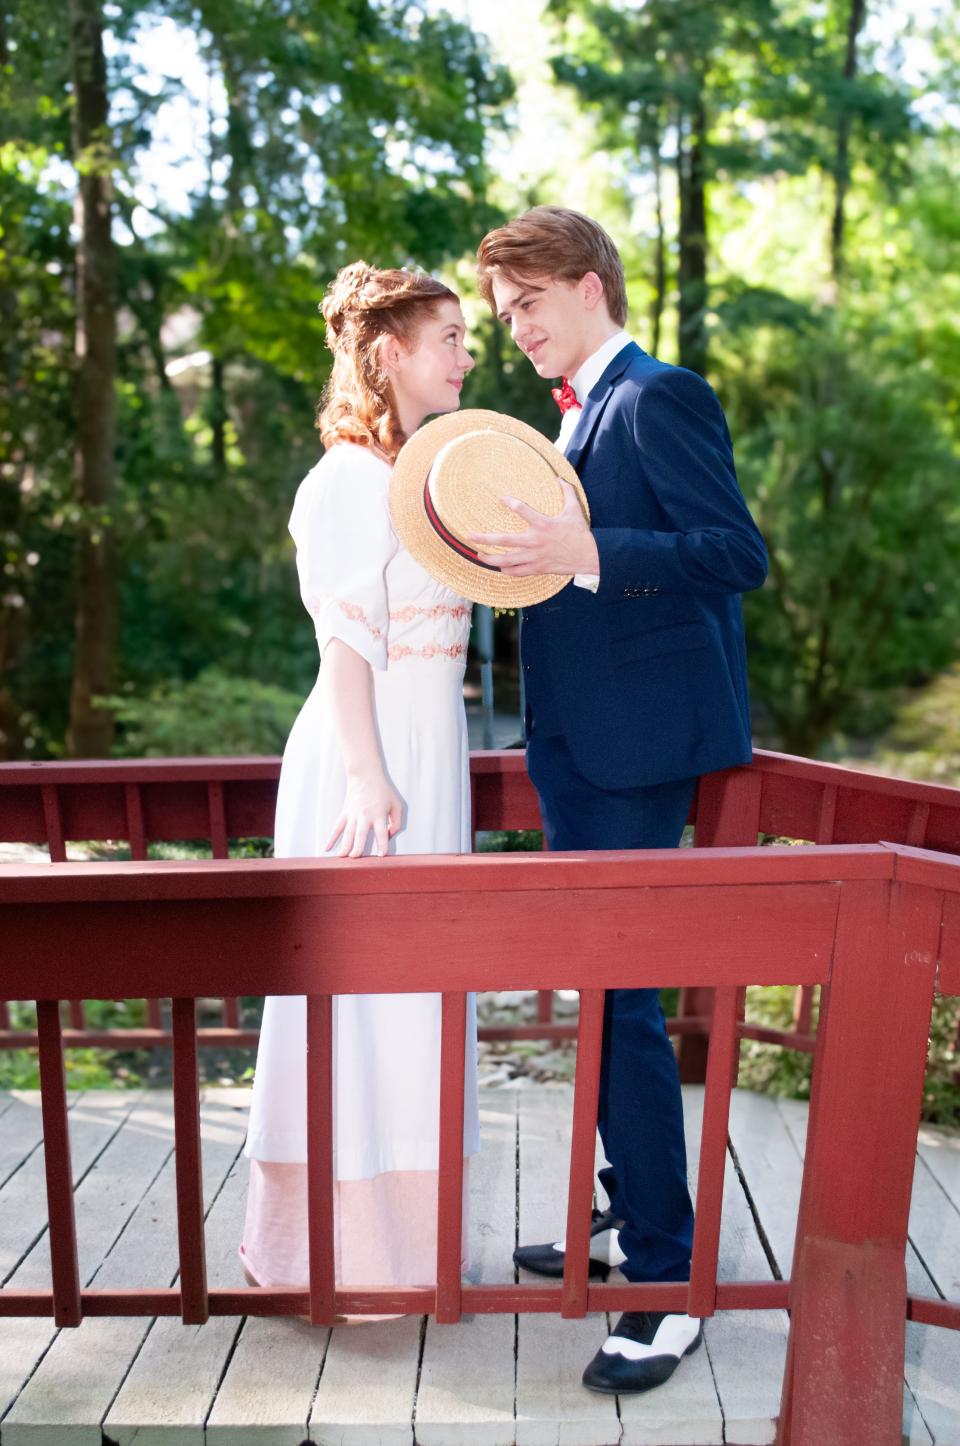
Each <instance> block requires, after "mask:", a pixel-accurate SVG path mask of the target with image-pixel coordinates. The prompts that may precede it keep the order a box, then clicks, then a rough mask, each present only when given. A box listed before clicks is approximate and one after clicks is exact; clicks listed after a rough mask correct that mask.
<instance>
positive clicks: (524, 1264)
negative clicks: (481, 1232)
mask: <svg viewBox="0 0 960 1446" xmlns="http://www.w3.org/2000/svg"><path fill="white" fill-rule="evenodd" d="M622 1224H623V1221H622V1220H617V1219H616V1218H615V1216H614V1214H613V1211H612V1210H594V1211H593V1215H592V1224H591V1226H590V1279H591V1280H596V1279H600V1280H606V1278H607V1276H608V1275H609V1274H610V1272H611V1270H613V1269H614V1268H615V1267H616V1266H618V1265H622V1264H623V1262H624V1261H625V1260H626V1258H627V1257H626V1256H625V1255H624V1253H623V1251H622V1250H621V1249H620V1245H619V1230H620V1226H621V1225H622ZM566 1249H567V1243H566V1241H565V1240H558V1241H557V1242H556V1244H554V1245H550V1244H547V1245H518V1246H517V1248H516V1250H515V1251H514V1252H513V1260H514V1264H515V1265H518V1266H519V1267H520V1269H521V1270H530V1271H532V1272H533V1274H534V1275H549V1276H552V1277H553V1278H554V1279H559V1277H560V1276H562V1275H563V1262H564V1258H565V1256H566Z"/></svg>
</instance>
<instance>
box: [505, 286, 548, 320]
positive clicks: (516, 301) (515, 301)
mask: <svg viewBox="0 0 960 1446" xmlns="http://www.w3.org/2000/svg"><path fill="white" fill-rule="evenodd" d="M542 290H543V287H542V286H528V287H526V288H525V289H524V290H523V291H518V292H517V294H516V296H511V298H510V300H509V301H508V302H507V304H506V306H505V307H504V308H503V310H502V311H498V312H497V320H498V321H506V320H507V317H508V316H509V315H510V312H511V311H512V310H513V308H514V307H515V306H519V305H520V303H521V301H526V299H527V297H528V296H534V295H539V293H540V292H541V291H542Z"/></svg>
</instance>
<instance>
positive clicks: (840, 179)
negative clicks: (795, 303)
mask: <svg viewBox="0 0 960 1446" xmlns="http://www.w3.org/2000/svg"><path fill="white" fill-rule="evenodd" d="M866 17H867V3H866V0H850V14H849V16H848V18H847V50H846V55H845V56H844V61H843V78H844V80H845V81H846V82H847V83H848V85H849V84H851V83H852V82H853V80H854V78H855V76H856V74H857V37H858V36H859V34H860V31H861V30H862V29H863V25H864V22H865V20H866ZM850 128H851V115H850V107H849V104H848V102H847V98H846V97H844V98H843V99H842V100H841V104H840V115H839V117H838V119H837V158H836V166H835V170H834V197H833V221H832V223H831V226H830V272H831V276H832V278H833V285H834V291H835V293H836V292H837V291H839V288H840V285H841V282H842V280H843V269H844V261H845V257H844V241H845V239H846V237H845V230H846V215H845V208H846V200H847V191H848V190H849V187H850Z"/></svg>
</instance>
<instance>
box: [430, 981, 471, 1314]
mask: <svg viewBox="0 0 960 1446" xmlns="http://www.w3.org/2000/svg"><path fill="white" fill-rule="evenodd" d="M441 1008H442V1015H441V1035H440V1150H439V1166H440V1174H439V1180H438V1184H437V1300H436V1306H435V1313H436V1318H437V1320H438V1321H439V1322H440V1323H441V1324H446V1325H450V1324H453V1323H455V1322H456V1321H458V1320H459V1319H460V1316H461V1313H462V1311H461V1304H460V1291H461V1267H462V1259H463V1255H462V1239H463V1074H464V1055H465V1051H466V1040H467V1000H466V995H464V994H444V995H443V1002H442V1006H441Z"/></svg>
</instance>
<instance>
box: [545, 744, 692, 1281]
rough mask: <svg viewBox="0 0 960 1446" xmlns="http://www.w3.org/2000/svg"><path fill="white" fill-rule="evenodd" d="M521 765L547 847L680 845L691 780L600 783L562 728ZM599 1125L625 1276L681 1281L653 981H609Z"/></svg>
mask: <svg viewBox="0 0 960 1446" xmlns="http://www.w3.org/2000/svg"><path fill="white" fill-rule="evenodd" d="M527 768H528V770H529V773H530V779H531V781H532V783H533V786H534V788H535V789H536V791H537V795H538V797H539V799H540V810H541V813H542V816H543V826H544V834H545V841H546V845H547V848H549V849H623V848H629V849H637V848H639V849H652V848H676V846H677V844H678V843H679V842H680V836H681V834H682V833H683V826H684V824H685V823H686V820H687V814H688V812H689V809H690V802H691V800H692V798H693V791H694V788H695V787H696V782H697V780H696V779H695V778H685V779H681V780H680V781H679V782H671V783H659V784H653V785H652V786H650V787H647V788H629V789H623V790H621V791H611V790H608V789H599V788H596V787H594V785H593V784H591V783H590V782H589V781H588V780H587V779H585V778H584V777H583V775H582V774H581V773H580V772H579V771H578V770H577V768H576V766H575V765H574V763H573V760H572V758H571V757H570V753H569V751H568V749H567V747H566V744H565V743H564V741H563V739H562V737H558V736H552V737H543V736H540V735H538V734H537V731H536V729H534V731H533V733H532V734H531V736H530V740H529V742H528V744H527ZM597 1125H598V1128H599V1130H600V1138H601V1140H602V1141H603V1148H604V1152H605V1154H606V1157H607V1159H608V1161H609V1162H610V1165H609V1168H608V1169H603V1170H601V1171H600V1177H599V1178H600V1182H601V1184H602V1185H603V1188H604V1189H605V1190H606V1192H607V1194H608V1195H609V1197H610V1205H611V1208H612V1209H613V1210H614V1211H615V1212H616V1215H617V1217H618V1218H619V1219H622V1220H623V1221H624V1222H625V1224H624V1227H623V1229H621V1231H620V1248H621V1249H622V1250H623V1251H624V1253H625V1254H626V1256H627V1259H626V1261H625V1262H624V1264H623V1265H622V1266H621V1269H622V1271H623V1273H624V1275H625V1276H626V1277H627V1279H628V1280H646V1281H656V1280H687V1279H688V1278H689V1275H690V1248H691V1244H692V1241H693V1207H692V1206H691V1204H690V1194H689V1191H688V1189H687V1154H686V1147H685V1144H684V1137H683V1106H682V1101H681V1096H680V1077H679V1074H678V1072H677V1062H676V1057H675V1055H674V1052H673V1046H672V1045H671V1043H670V1039H669V1037H668V1035H667V1030H666V1025H665V1023H664V1019H663V1011H662V1009H661V1008H660V998H659V992H658V990H656V989H608V990H607V993H606V999H605V1002H604V1018H603V1055H602V1060H601V1066H600V1100H599V1106H598V1112H597Z"/></svg>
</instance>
